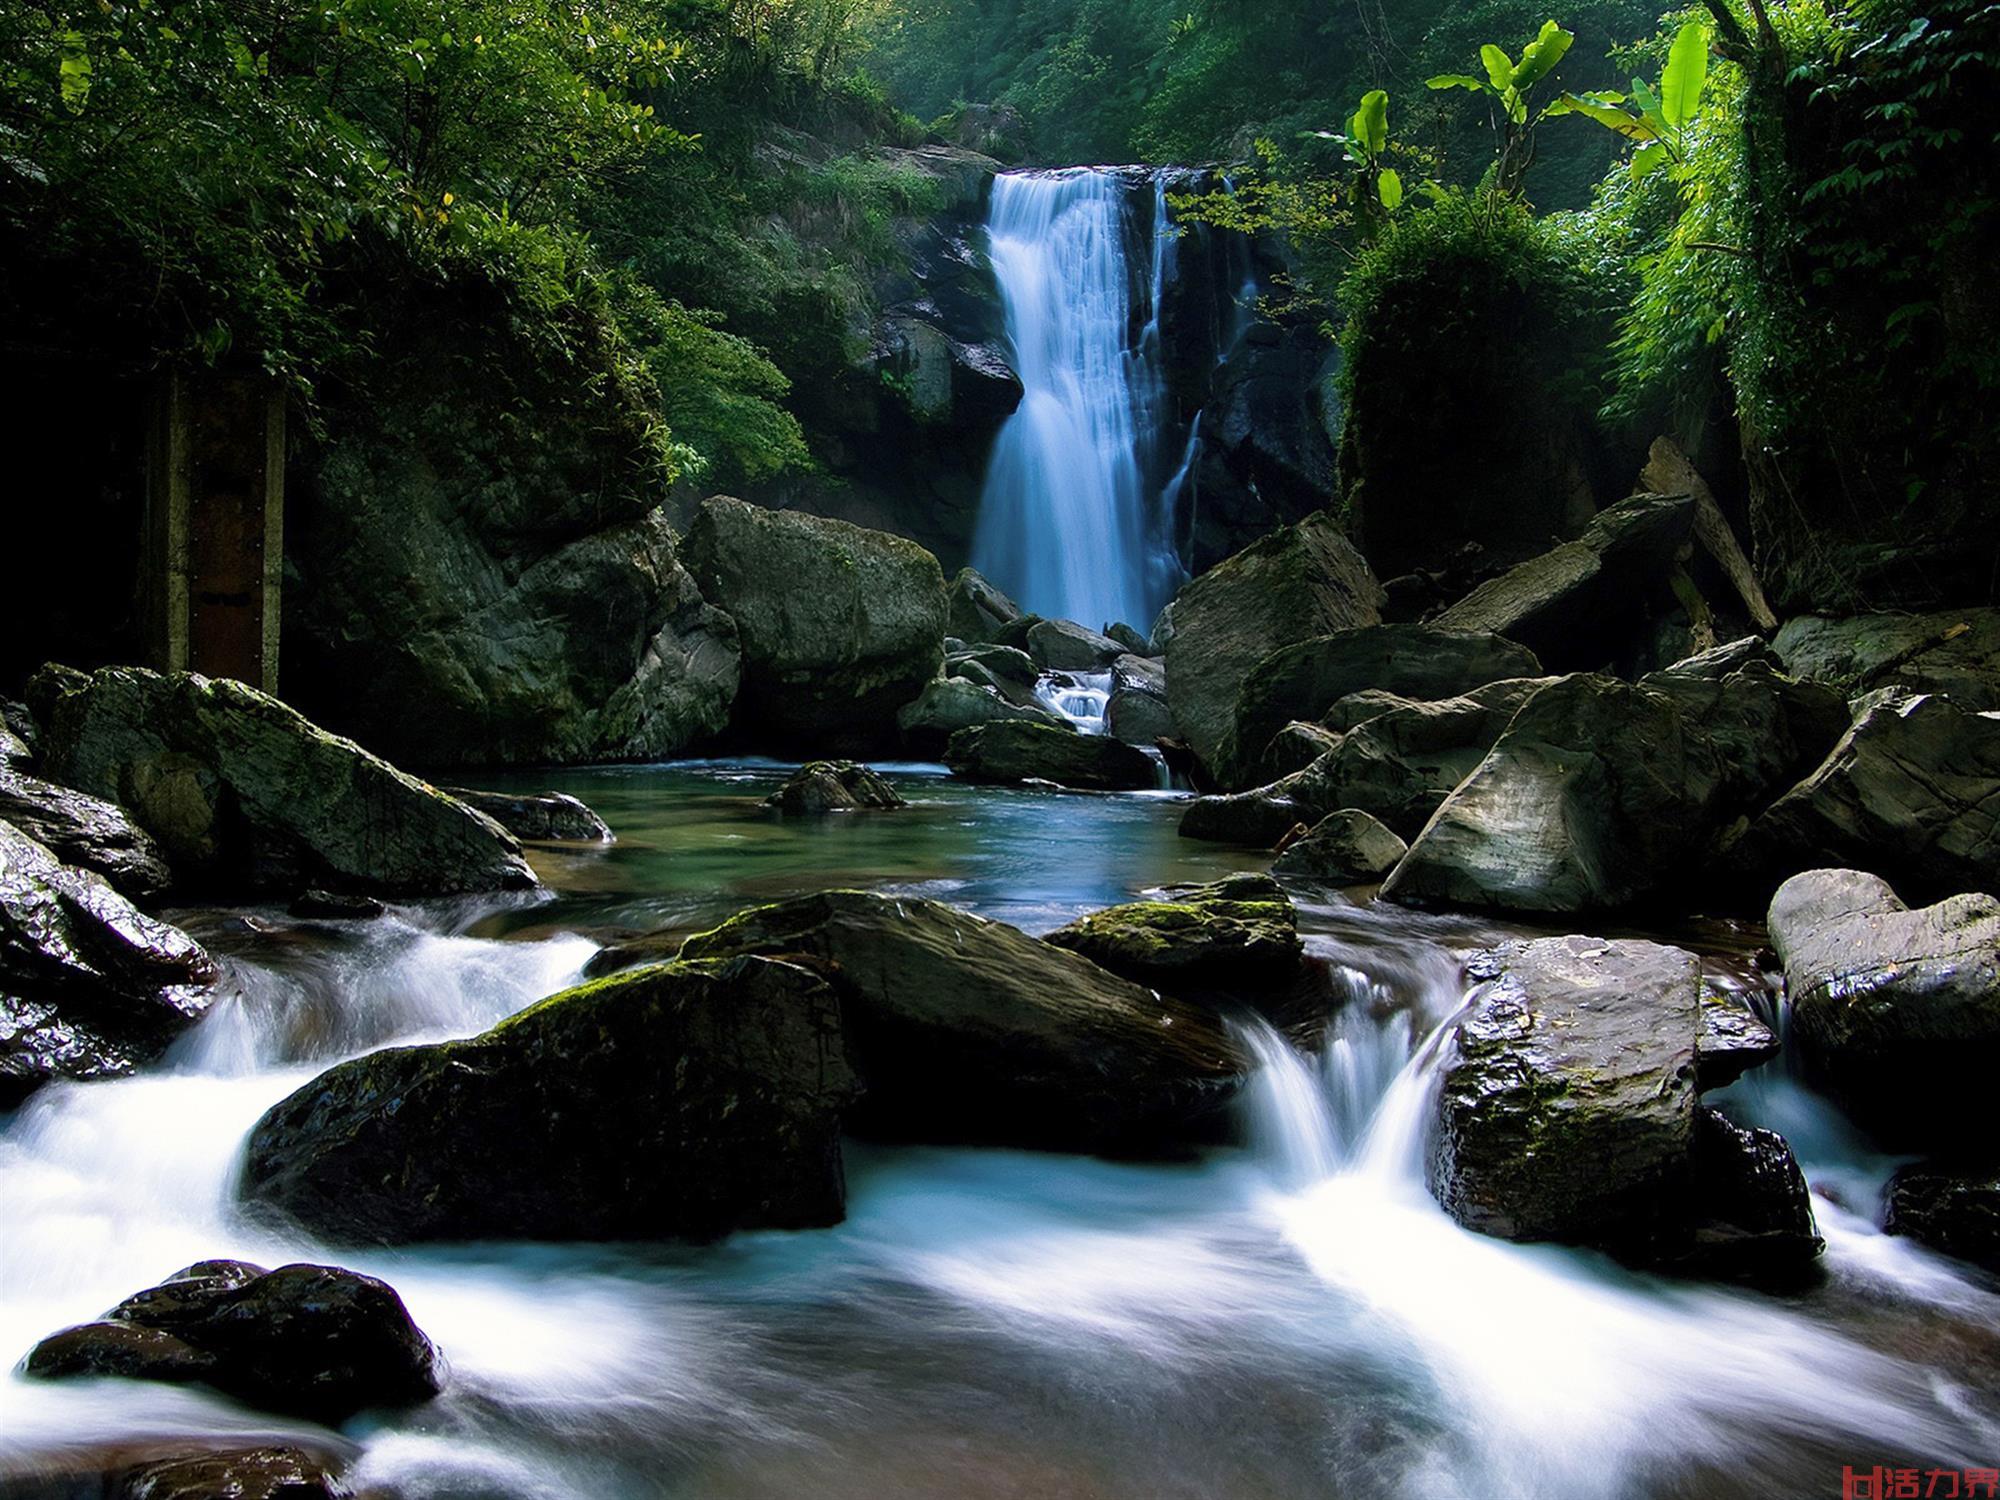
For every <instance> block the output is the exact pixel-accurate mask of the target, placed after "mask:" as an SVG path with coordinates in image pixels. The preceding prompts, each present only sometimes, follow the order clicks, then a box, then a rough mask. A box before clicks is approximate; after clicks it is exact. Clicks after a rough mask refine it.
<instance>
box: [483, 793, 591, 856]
mask: <svg viewBox="0 0 2000 1500" xmlns="http://www.w3.org/2000/svg"><path fill="white" fill-rule="evenodd" d="M444 790H445V791H446V792H448V793H450V794H451V795H452V796H454V797H456V798H458V800H459V801H461V802H463V803H464V804H465V805H466V806H467V807H470V808H474V809H476V810H478V811H479V812H483V813H485V814H486V816H487V817H489V818H491V819H492V820H493V821H494V822H496V823H498V824H499V825H500V826H501V827H502V828H504V829H506V830H507V831H508V832H509V833H511V834H513V835H514V837H515V838H517V839H534V840H537V841H541V842H549V841H554V842H565V841H566V842H574V843H590V844H608V843H610V842H611V825H610V824H608V823H606V822H605V821H604V819H602V818H600V817H598V815H597V814H596V813H594V812H592V811H591V810H590V809H589V808H588V807H587V806H585V805H584V803H583V801H582V800H581V799H580V798H576V797H572V796H570V795H569V794H568V793H567V792H528V793H524V794H518V795H517V794H514V793H510V792H483V791H475V790H474V789H472V788H470V787H462V786H449V787H445V788H444Z"/></svg>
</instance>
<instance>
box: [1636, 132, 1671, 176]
mask: <svg viewBox="0 0 2000 1500" xmlns="http://www.w3.org/2000/svg"><path fill="white" fill-rule="evenodd" d="M1668 159H1669V158H1668V155H1667V147H1666V143H1665V142H1664V141H1654V142H1653V143H1652V144H1651V145H1649V146H1641V147H1640V148H1639V149H1638V150H1637V151H1634V152H1633V153H1632V180H1633V181H1634V182H1639V181H1643V180H1644V179H1645V178H1647V177H1650V176H1652V175H1653V173H1654V172H1656V171H1658V170H1659V169H1660V168H1661V167H1663V166H1665V165H1666V164H1667V161H1668Z"/></svg>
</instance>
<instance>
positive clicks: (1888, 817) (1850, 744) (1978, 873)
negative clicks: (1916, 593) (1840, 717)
mask: <svg viewBox="0 0 2000 1500" xmlns="http://www.w3.org/2000/svg"><path fill="white" fill-rule="evenodd" d="M1996 784H2000V714H1983V713H1981V714H1975V713H1968V712H1966V711H1965V710H1964V709H1962V708H1960V707H1959V706H1958V705H1957V704H1956V703H1954V702H1953V701H1952V700H1951V699H1949V698H1945V697H1940V696H1938V695H1935V694H1926V695H1923V696H1919V697H1901V698H1894V697H1892V698H1890V699H1888V700H1887V701H1883V702H1878V703H1874V704H1871V705H1869V706H1867V707H1865V708H1864V709H1863V711H1862V712H1861V714H1860V716H1859V717H1857V718H1856V719H1855V721H1854V723H1853V725H1852V726H1851V727H1850V728H1849V729H1848V731H1847V733H1846V734H1845V735H1843V736H1842V737H1841V738H1840V740H1839V742H1838V743H1837V744H1835V745H1834V746H1833V748H1832V749H1831V750H1830V751H1828V753H1827V756H1826V759H1825V760H1824V761H1823V762H1821V763H1820V765H1819V766H1818V768H1817V769H1816V770H1814V771H1812V772H1811V774H1810V775H1807V776H1806V777H1805V779H1804V780H1802V781H1800V782H1799V783H1798V785H1796V786H1794V787H1793V788H1792V789H1791V790H1789V791H1787V792H1786V793H1785V794H1784V795H1783V796H1782V797H1780V798H1778V799H1777V801H1776V802H1774V803H1773V804H1772V805H1771V806H1770V808H1769V809H1768V810H1767V811H1766V812H1764V814H1763V815H1762V816H1761V817H1759V818H1758V819H1757V820H1756V821H1755V822H1754V823H1753V824H1752V825H1751V827H1750V830H1749V832H1748V834H1747V835H1746V838H1745V841H1744V844H1743V846H1742V854H1741V857H1742V859H1743V860H1744V862H1745V863H1746V864H1748V865H1751V866H1754V867H1755V868H1756V869H1758V870H1759V871H1760V872H1762V873H1763V874H1765V875H1766V876H1768V877H1770V878H1780V877H1782V876H1785V875H1790V874H1795V873H1797V872H1798V871H1800V870H1804V869H1810V868H1813V867H1814V866H1820V865H1855V866H1859V867H1861V868H1864V869H1868V870H1871V871H1873V872H1875V873H1876V874H1879V875H1881V876H1882V877H1883V878H1884V879H1887V880H1889V881H1892V882H1893V883H1894V884H1895V885H1896V886H1897V887H1898V888H1899V889H1901V890H1905V891H1908V892H1910V893H1911V894H1912V895H1915V896H1918V897H1929V896H1940V895H1949V894H1952V893H1953V892H1956V891H1969V890H1971V891H1989V892H1994V893H2000V798H1996V797H1995V796H1994V795H1993V788H1994V786H1995V785H1996Z"/></svg>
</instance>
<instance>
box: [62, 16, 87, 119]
mask: <svg viewBox="0 0 2000 1500" xmlns="http://www.w3.org/2000/svg"><path fill="white" fill-rule="evenodd" d="M58 84H59V86H60V88H61V90H62V102H63V108H65V109H67V110H68V111H69V112H70V113H71V114H80V113H82V111H83V106H84V102H85V101H86V100H87V99H89V98H90V53H89V52H88V51H87V50H86V44H85V42H84V38H83V33H82V32H80V31H72V32H70V33H69V34H68V35H67V36H65V37H64V38H63V54H62V63H61V65H60V71H59V73H58Z"/></svg>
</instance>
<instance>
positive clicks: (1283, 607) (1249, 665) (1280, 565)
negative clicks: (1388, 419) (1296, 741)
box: [1165, 512, 1384, 767]
mask: <svg viewBox="0 0 2000 1500" xmlns="http://www.w3.org/2000/svg"><path fill="white" fill-rule="evenodd" d="M1383 597H1384V596H1383V593H1382V587H1381V585H1380V584H1378V583H1377V582H1376V581H1375V575H1374V574H1373V573H1371V572H1369V570H1368V564H1367V563H1366V562H1365V561H1363V560H1362V557H1361V554H1360V553H1359V552H1357V551H1355V550H1354V547H1353V546H1352V544H1351V543H1349V541H1348V540H1347V538H1346V537H1345V536H1344V535H1343V534H1342V533H1341V530H1340V527H1339V525H1338V524H1337V523H1335V521H1334V520H1333V518H1332V517H1331V516H1329V515H1327V514H1325V513H1323V512H1322V513H1320V514H1317V515H1312V516H1308V517H1307V518H1306V519H1305V520H1303V521H1301V522H1299V523H1298V524H1297V525H1296V526H1287V527H1283V528H1281V529H1279V530H1278V531H1275V532H1273V533H1272V534H1271V535H1270V536H1267V537H1265V538H1264V539H1263V540H1262V541H1260V542H1257V543H1255V544H1253V545H1252V546H1250V547H1247V548H1245V549H1244V550H1243V551H1241V552H1239V553H1237V554H1236V556H1234V557H1232V558H1229V559H1228V560H1227V561H1225V562H1222V563H1219V564H1217V565H1216V566H1215V567H1213V568H1211V569H1210V570H1209V571H1208V572H1206V573H1204V574H1202V575H1201V576H1200V577H1199V578H1196V579H1195V580H1194V581H1193V582H1191V583H1189V584H1187V585H1186V586H1185V587H1184V588H1182V589H1181V591H1180V593H1179V594H1177V595H1176V596H1175V598H1174V602H1173V604H1172V606H1171V621H1170V625H1169V628H1170V631H1171V635H1170V637H1169V639H1168V640H1167V641H1166V642H1165V648H1166V666H1167V701H1168V703H1169V705H1170V706H1171V707H1172V709H1173V715H1174V722H1175V724H1176V725H1178V726H1179V729H1180V732H1181V736H1182V737H1183V738H1184V739H1185V740H1186V741H1187V742H1188V745H1189V746H1190V747H1191V748H1192V749H1193V751H1194V753H1195V755H1196V756H1197V757H1198V758H1199V759H1200V761H1201V762H1202V764H1204V765H1206V766H1211V767H1213V766H1214V765H1215V764H1216V763H1217V757H1218V755H1219V753H1220V751H1221V749H1222V744H1223V740H1224V739H1225V738H1226V737H1227V735H1228V734H1229V731H1230V729H1231V728H1232V727H1233V726H1234V723H1235V717H1236V700H1237V697H1238V695H1239V694H1240V693H1241V692H1242V689H1243V684H1244V682H1245V681H1246V680H1247V679H1248V677H1249V675H1250V673H1251V672H1252V670H1253V669H1254V668H1255V667H1256V666H1257V664H1258V663H1259V662H1261V661H1263V660H1265V659H1266V658H1267V657H1269V656H1270V655H1271V654H1272V653H1273V652H1275V651H1277V650H1278V649H1279V648H1281V647H1284V646H1289V645H1291V644H1293V643H1294V642H1296V641H1303V640H1310V639H1311V638H1312V637H1314V636H1320V635H1328V634H1331V633H1332V632H1334V631H1336V630H1346V629H1348V628H1350V627H1353V626H1357V625H1373V624H1375V623H1377V621H1378V620H1379V619H1380V610H1381V606H1382V601H1383Z"/></svg>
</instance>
